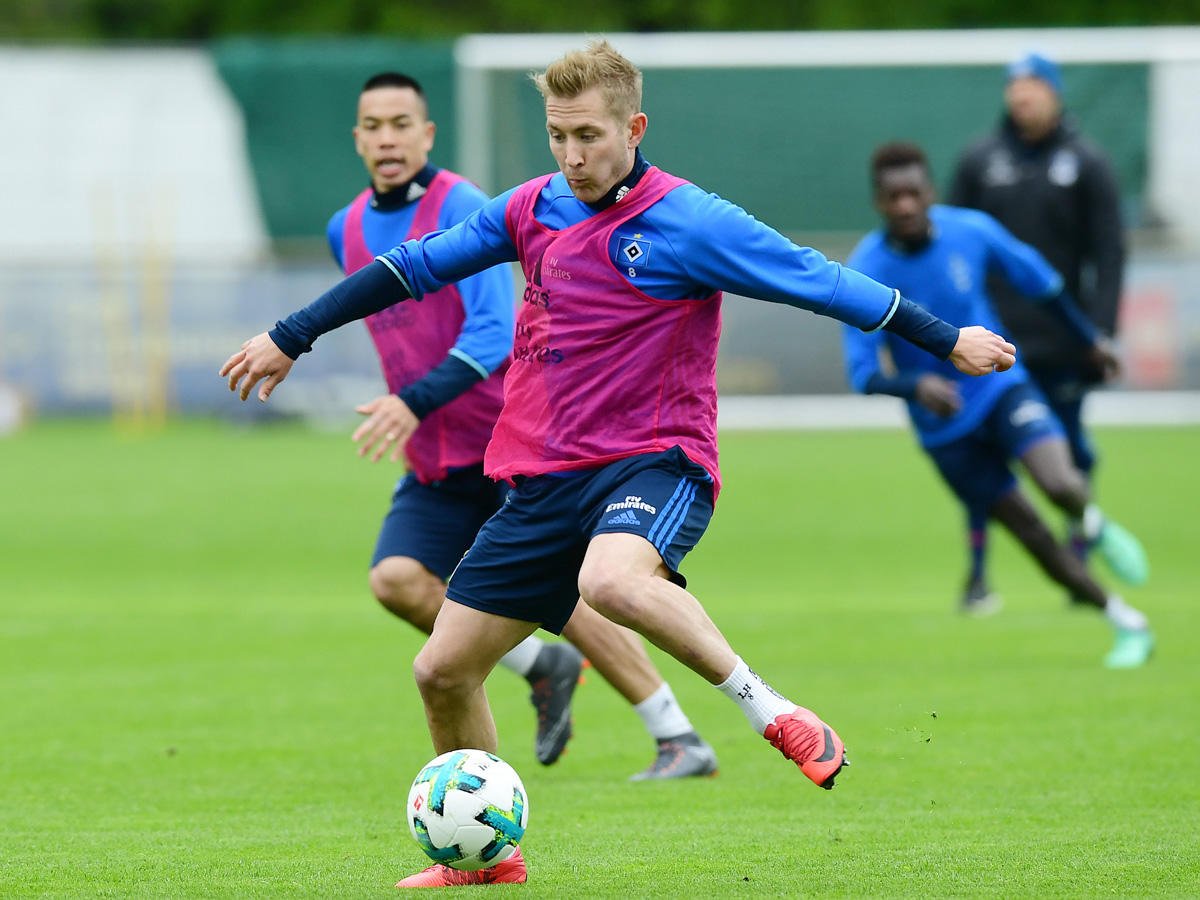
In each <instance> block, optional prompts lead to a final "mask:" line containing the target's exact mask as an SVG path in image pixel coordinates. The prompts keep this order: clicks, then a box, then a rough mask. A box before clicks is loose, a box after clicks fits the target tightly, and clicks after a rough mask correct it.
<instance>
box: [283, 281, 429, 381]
mask: <svg viewBox="0 0 1200 900" xmlns="http://www.w3.org/2000/svg"><path fill="white" fill-rule="evenodd" d="M411 296H412V295H411V293H409V290H408V287H407V286H406V285H405V283H404V280H403V279H401V278H399V276H398V275H397V274H395V273H394V272H393V270H392V269H391V268H390V267H389V266H386V265H384V264H383V263H381V262H378V261H376V262H372V263H371V264H370V265H367V266H363V268H361V269H359V270H358V271H357V272H355V273H354V274H353V275H350V276H349V277H347V278H343V279H342V280H341V281H339V282H338V283H337V284H335V285H334V286H333V287H331V288H330V289H329V290H327V291H326V292H325V293H324V294H322V295H321V296H320V297H318V298H317V299H316V300H314V301H313V302H312V303H310V304H308V306H306V307H304V309H301V310H298V311H297V312H294V313H292V314H291V315H290V316H288V317H287V318H286V319H281V320H280V321H278V322H276V323H275V327H274V328H272V329H271V330H270V331H269V332H268V334H269V335H270V338H271V340H273V341H274V342H275V344H276V346H278V347H279V349H280V350H282V351H283V352H284V353H286V354H287V355H288V356H290V357H291V358H292V359H296V358H298V357H299V356H300V354H301V353H307V352H308V351H310V350H311V349H312V345H313V342H314V341H315V340H316V339H317V338H319V337H320V336H321V335H323V334H325V333H326V332H329V331H333V330H334V329H335V328H340V327H341V326H343V325H345V324H346V323H347V322H353V321H355V320H356V319H365V318H366V317H367V316H369V315H371V313H376V312H379V311H380V310H381V309H386V308H387V307H389V306H391V305H392V304H393V303H398V302H399V301H401V300H407V299H408V298H409V297H411Z"/></svg>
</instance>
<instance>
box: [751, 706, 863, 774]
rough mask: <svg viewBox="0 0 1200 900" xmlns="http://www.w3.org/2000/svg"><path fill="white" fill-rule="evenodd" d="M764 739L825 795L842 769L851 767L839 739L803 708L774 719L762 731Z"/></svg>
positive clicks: (800, 707) (810, 711)
mask: <svg viewBox="0 0 1200 900" xmlns="http://www.w3.org/2000/svg"><path fill="white" fill-rule="evenodd" d="M763 737H765V738H766V739H767V740H768V741H770V742H771V746H773V747H774V748H775V749H776V750H778V751H779V752H780V753H782V754H783V755H784V756H786V757H787V758H788V759H790V760H791V761H792V762H794V763H795V764H796V765H797V766H799V767H800V771H801V772H803V773H804V774H805V775H807V776H808V778H809V779H810V780H811V781H812V782H813V783H814V784H816V785H817V786H818V787H823V788H825V790H827V791H828V790H832V789H833V779H835V778H836V777H837V774H838V772H840V771H841V770H842V766H848V765H850V761H849V760H848V759H846V747H845V745H844V744H843V743H842V739H841V738H840V737H838V736H837V734H836V733H835V732H834V730H833V729H832V728H830V727H829V726H828V725H826V724H825V723H824V722H822V721H821V720H820V719H818V718H817V715H816V713H814V712H813V711H812V710H808V709H805V708H804V707H803V706H797V707H796V708H795V709H794V710H792V711H791V712H790V713H783V714H782V715H779V716H776V717H775V721H774V722H772V723H771V724H770V725H768V726H767V727H766V729H765V730H764V731H763Z"/></svg>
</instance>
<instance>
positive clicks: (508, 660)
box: [500, 634, 546, 676]
mask: <svg viewBox="0 0 1200 900" xmlns="http://www.w3.org/2000/svg"><path fill="white" fill-rule="evenodd" d="M544 646H546V642H545V641H543V640H542V639H541V638H540V637H538V636H537V635H534V634H531V635H530V636H529V637H527V638H525V640H523V641H521V643H519V644H517V646H515V647H513V648H512V649H511V650H509V651H508V652H507V653H505V654H504V655H503V656H502V657H500V665H502V666H504V668H506V669H508V670H509V671H511V672H516V673H517V674H518V675H522V676H524V675H528V674H529V670H530V669H532V668H533V663H534V661H535V660H536V659H537V658H538V654H539V653H541V652H542V648H543V647H544Z"/></svg>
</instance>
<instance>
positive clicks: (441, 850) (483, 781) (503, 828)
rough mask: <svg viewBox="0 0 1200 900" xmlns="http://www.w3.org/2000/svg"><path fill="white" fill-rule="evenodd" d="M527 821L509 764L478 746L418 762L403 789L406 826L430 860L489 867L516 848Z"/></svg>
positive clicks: (525, 803) (523, 799)
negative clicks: (405, 801) (408, 785)
mask: <svg viewBox="0 0 1200 900" xmlns="http://www.w3.org/2000/svg"><path fill="white" fill-rule="evenodd" d="M528 821H529V801H528V800H527V799H526V797H525V786H524V785H523V784H521V778H520V776H519V775H517V773H516V771H514V769H513V767H512V766H510V765H509V764H508V763H506V762H505V761H504V760H502V759H500V757H498V756H495V755H494V754H491V753H488V752H486V751H484V750H451V751H450V752H449V753H443V754H442V755H441V756H439V757H436V758H435V759H432V760H430V761H429V762H428V763H426V764H425V765H424V766H422V767H421V771H420V772H418V773H417V777H416V778H414V779H413V783H412V788H410V789H409V792H408V828H409V831H411V832H412V836H413V838H414V839H415V840H416V842H417V843H418V844H420V845H421V849H422V850H424V851H425V853H426V855H427V856H428V857H429V858H430V859H432V860H433V861H434V862H439V863H443V864H445V865H447V866H451V867H452V868H455V869H466V870H470V871H473V870H476V869H490V868H491V867H492V866H494V865H496V863H499V862H503V861H504V860H506V859H508V858H509V857H510V856H512V855H513V854H514V853H516V852H517V845H518V844H519V843H520V841H521V838H522V837H524V836H525V826H526V823H528Z"/></svg>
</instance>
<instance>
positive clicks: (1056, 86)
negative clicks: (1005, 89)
mask: <svg viewBox="0 0 1200 900" xmlns="http://www.w3.org/2000/svg"><path fill="white" fill-rule="evenodd" d="M1014 78H1040V79H1041V80H1042V81H1044V82H1046V84H1048V85H1050V87H1051V88H1052V89H1053V90H1054V93H1056V94H1058V95H1059V96H1062V88H1063V85H1062V73H1061V72H1060V71H1059V69H1058V63H1056V62H1054V61H1053V60H1050V59H1047V58H1046V57H1044V56H1042V55H1041V54H1040V53H1027V54H1026V55H1025V56H1022V57H1021V58H1020V59H1018V60H1015V61H1013V62H1011V63H1009V65H1008V80H1009V81H1012V80H1013V79H1014Z"/></svg>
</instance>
